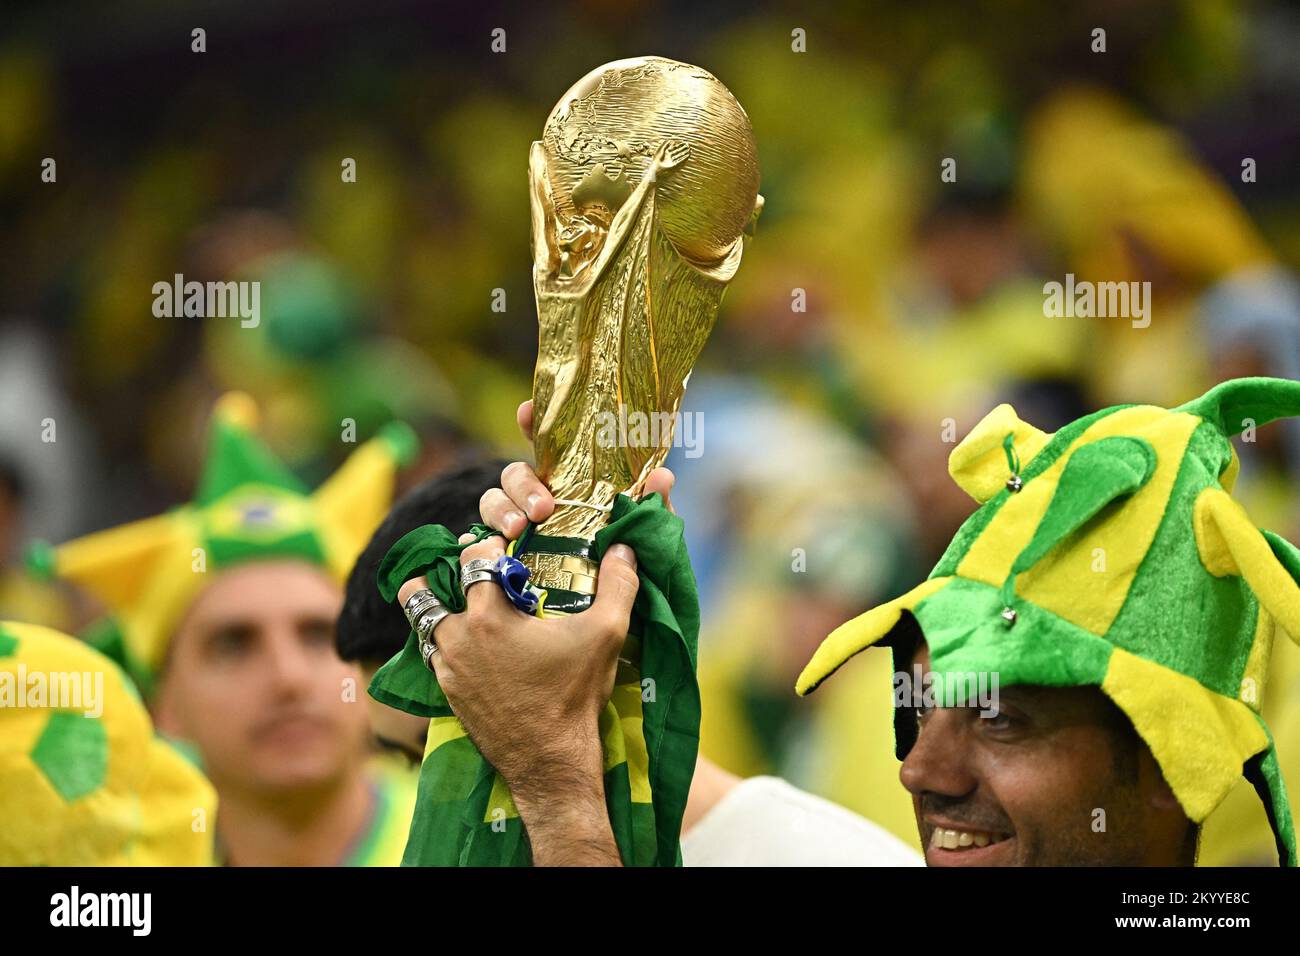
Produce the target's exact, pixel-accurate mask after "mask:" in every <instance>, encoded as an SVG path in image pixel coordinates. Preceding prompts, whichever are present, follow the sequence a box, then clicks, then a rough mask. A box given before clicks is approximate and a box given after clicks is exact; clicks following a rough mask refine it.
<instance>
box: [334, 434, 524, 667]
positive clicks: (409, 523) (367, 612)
mask: <svg viewBox="0 0 1300 956" xmlns="http://www.w3.org/2000/svg"><path fill="white" fill-rule="evenodd" d="M505 465H506V462H505V461H501V460H498V459H495V458H481V457H475V458H473V459H470V460H467V461H465V462H463V463H461V464H459V465H457V466H456V467H454V468H452V469H451V470H450V471H446V472H443V473H442V474H440V475H437V476H435V477H433V478H430V479H429V480H428V481H426V482H424V484H422V485H418V486H416V487H415V488H412V489H411V490H410V491H409V492H407V493H406V494H405V495H403V496H402V498H401V499H400V500H399V501H398V502H397V504H395V505H393V509H392V510H391V511H390V512H388V517H386V518H385V519H384V521H383V523H382V524H381V525H380V526H379V529H378V530H377V531H376V532H375V533H374V535H373V536H372V537H371V538H370V543H369V544H367V545H366V548H365V550H364V551H362V552H361V555H360V557H358V558H357V563H356V564H354V565H353V566H352V571H351V573H350V574H349V575H348V581H347V585H346V587H345V589H344V597H343V610H342V612H341V613H340V614H339V620H338V626H337V627H336V628H335V632H334V643H335V647H336V648H337V649H338V653H339V656H340V657H341V658H343V659H344V660H345V661H377V662H381V663H382V662H383V661H386V660H388V659H389V658H390V657H392V656H393V655H394V654H396V653H397V652H398V651H400V650H401V649H402V646H403V645H404V644H405V643H406V637H407V634H408V633H409V632H410V626H409V625H408V624H407V623H406V616H405V615H404V614H403V613H402V609H401V608H400V607H398V606H397V605H396V604H386V603H384V599H383V598H382V597H380V595H379V588H378V586H377V585H376V584H375V575H376V574H377V573H378V571H379V564H380V562H381V561H383V559H384V555H386V554H387V553H388V550H389V548H391V547H392V546H393V545H394V544H395V543H396V542H397V539H398V538H400V537H402V535H404V534H406V533H407V532H408V531H413V530H414V529H416V528H418V527H420V526H421V525H426V524H440V525H445V526H446V527H447V528H449V529H450V530H451V531H453V532H455V533H457V534H460V533H462V532H465V531H468V530H469V526H470V525H471V524H473V523H474V522H475V521H478V520H479V513H478V504H479V499H480V498H482V497H483V493H484V492H485V491H487V490H488V489H489V488H495V487H497V486H498V485H499V484H500V482H501V469H502V468H504V467H505Z"/></svg>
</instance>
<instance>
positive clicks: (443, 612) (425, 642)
mask: <svg viewBox="0 0 1300 956" xmlns="http://www.w3.org/2000/svg"><path fill="white" fill-rule="evenodd" d="M450 614H451V611H450V610H449V609H448V608H447V607H446V605H444V604H441V603H439V604H438V605H437V606H436V607H433V608H430V609H429V610H427V611H425V612H424V615H423V616H422V617H421V618H420V619H419V620H418V621H416V622H415V636H416V639H417V640H418V641H419V643H420V656H421V657H422V658H424V666H425V667H427V668H429V670H433V664H432V663H431V662H430V658H431V657H433V653H434V652H435V651H436V650H437V649H438V645H437V644H436V643H434V640H433V632H434V630H435V629H436V628H437V626H438V625H439V624H441V623H442V620H443V618H445V617H448V616H449V615H450Z"/></svg>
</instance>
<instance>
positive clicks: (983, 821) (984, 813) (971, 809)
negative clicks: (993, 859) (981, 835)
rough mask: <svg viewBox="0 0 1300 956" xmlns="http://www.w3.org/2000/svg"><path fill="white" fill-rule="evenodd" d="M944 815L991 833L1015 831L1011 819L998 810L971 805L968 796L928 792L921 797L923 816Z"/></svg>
mask: <svg viewBox="0 0 1300 956" xmlns="http://www.w3.org/2000/svg"><path fill="white" fill-rule="evenodd" d="M931 816H935V817H943V818H944V819H945V820H948V821H951V823H953V824H956V825H960V826H964V827H969V828H970V829H972V830H987V831H989V832H990V833H1015V832H1016V828H1015V827H1013V826H1012V825H1011V821H1010V820H1009V819H1008V818H1007V817H1006V816H1005V815H1003V814H1001V813H999V812H998V811H996V810H992V809H989V808H985V807H977V806H973V805H971V803H970V801H969V798H966V797H945V796H942V795H939V794H931V793H927V794H925V795H924V796H923V797H921V818H922V819H925V818H927V817H931Z"/></svg>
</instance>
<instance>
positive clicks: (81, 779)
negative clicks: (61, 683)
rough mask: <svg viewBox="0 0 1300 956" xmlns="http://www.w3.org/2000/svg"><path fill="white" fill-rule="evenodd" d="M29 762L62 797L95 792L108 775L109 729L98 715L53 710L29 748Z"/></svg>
mask: <svg viewBox="0 0 1300 956" xmlns="http://www.w3.org/2000/svg"><path fill="white" fill-rule="evenodd" d="M32 763H34V764H36V766H37V767H39V768H40V769H41V772H42V773H44V774H45V778H46V779H47V780H49V781H50V786H52V787H53V788H54V789H55V790H57V791H58V793H59V796H61V797H62V798H63V799H64V800H67V801H69V802H71V801H73V800H76V799H77V798H79V797H84V796H86V795H87V794H91V793H94V792H95V791H96V790H98V789H99V788H100V787H101V786H102V785H103V783H104V780H105V779H106V778H107V777H108V731H106V730H105V729H104V724H103V723H102V722H101V721H100V719H99V718H98V717H87V716H85V715H84V714H78V713H73V712H71V711H64V710H58V711H55V712H54V713H52V714H50V719H49V720H48V721H47V722H46V724H45V729H44V730H42V731H41V736H40V737H39V738H38V739H37V741H36V746H35V747H33V748H32Z"/></svg>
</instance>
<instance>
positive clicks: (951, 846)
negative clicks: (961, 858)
mask: <svg viewBox="0 0 1300 956" xmlns="http://www.w3.org/2000/svg"><path fill="white" fill-rule="evenodd" d="M1000 842H1002V841H1001V839H995V838H993V837H992V836H990V835H989V834H987V833H972V832H968V831H966V830H945V829H943V827H935V828H934V832H933V833H932V834H931V835H930V846H931V847H932V848H933V849H936V850H957V849H964V848H966V847H969V846H974V847H985V846H988V845H989V844H990V843H1000Z"/></svg>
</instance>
